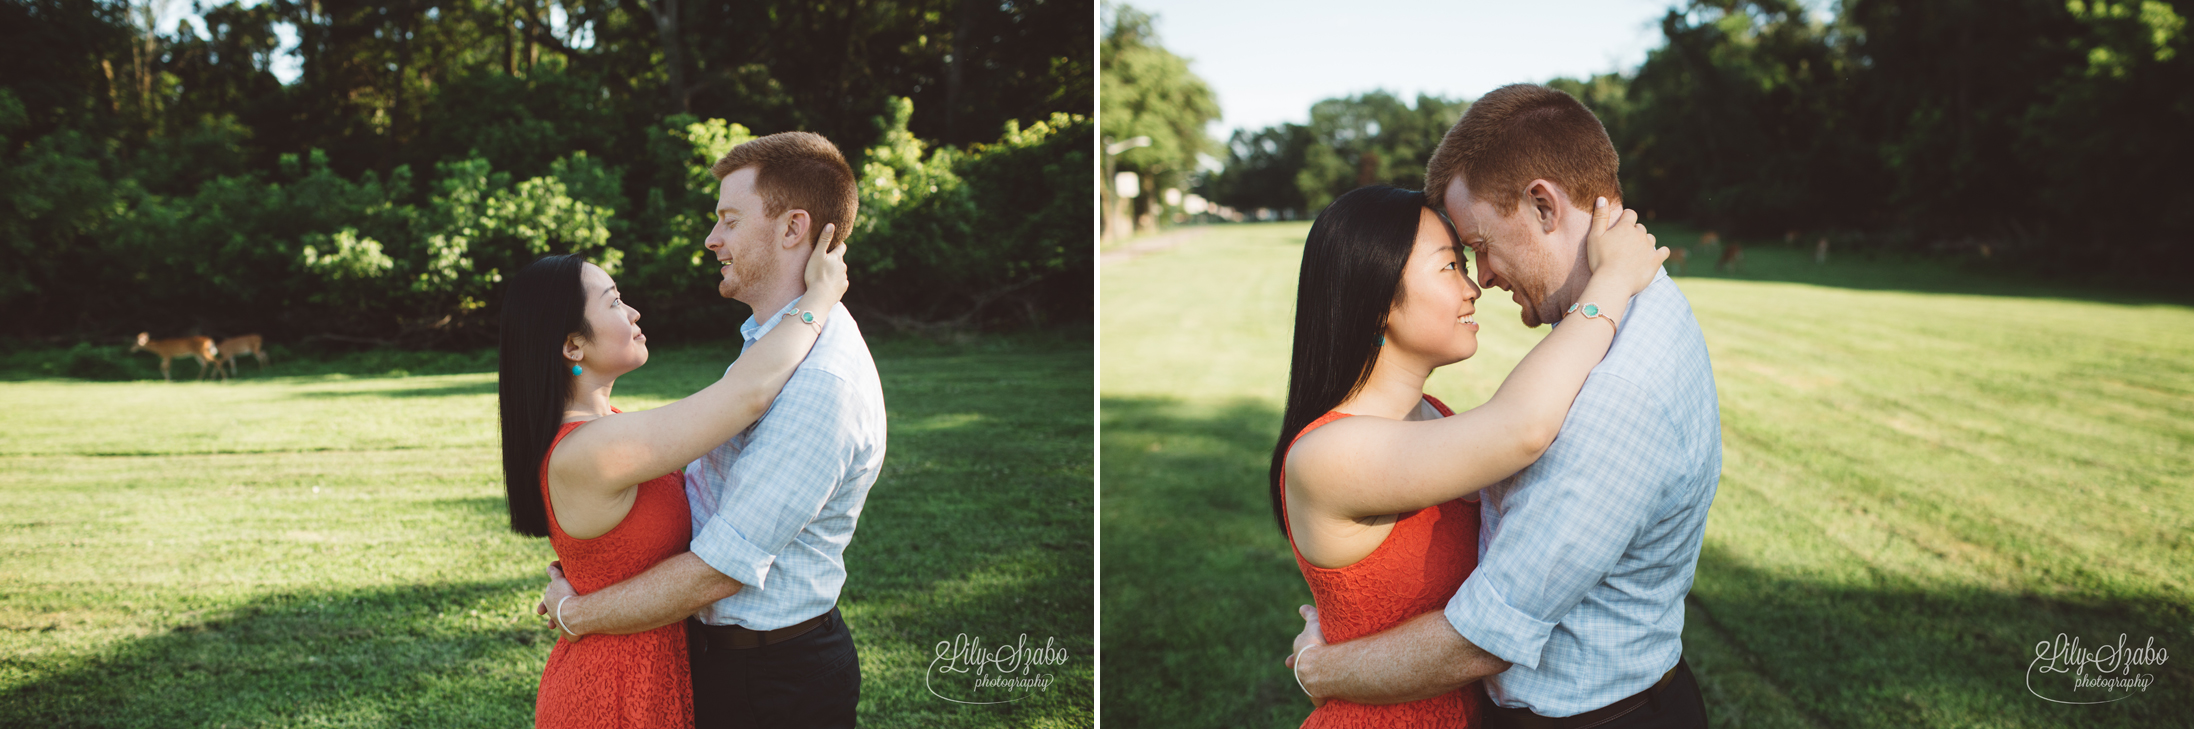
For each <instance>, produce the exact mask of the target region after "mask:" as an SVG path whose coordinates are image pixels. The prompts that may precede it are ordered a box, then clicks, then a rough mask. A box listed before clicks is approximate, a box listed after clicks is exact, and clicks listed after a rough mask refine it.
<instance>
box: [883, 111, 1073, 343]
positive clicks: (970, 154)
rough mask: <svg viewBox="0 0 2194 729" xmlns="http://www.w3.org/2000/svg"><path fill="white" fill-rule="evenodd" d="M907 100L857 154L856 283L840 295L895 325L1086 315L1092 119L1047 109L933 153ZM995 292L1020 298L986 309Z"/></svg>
mask: <svg viewBox="0 0 2194 729" xmlns="http://www.w3.org/2000/svg"><path fill="white" fill-rule="evenodd" d="M911 107H912V104H911V102H909V101H907V100H904V99H901V100H899V101H897V102H896V103H894V104H893V106H892V115H891V116H890V117H879V118H878V119H877V120H876V123H877V125H878V128H879V134H878V135H877V136H878V139H879V141H878V143H877V145H876V146H874V147H870V148H869V149H868V150H866V152H865V153H864V154H863V155H862V159H863V162H862V164H861V169H860V171H859V173H858V174H859V185H860V191H861V213H860V220H859V222H857V223H856V230H855V232H854V234H853V237H852V238H851V239H850V240H851V241H852V244H853V245H856V246H859V248H858V249H857V250H860V251H861V255H859V256H855V257H853V258H852V261H851V262H852V264H853V265H854V266H855V272H854V275H855V277H856V278H857V279H858V280H860V281H862V285H860V286H858V287H856V291H854V292H853V293H851V294H848V299H849V300H850V301H852V302H854V303H855V304H857V305H859V306H862V307H864V308H865V309H866V310H867V311H870V312H873V313H876V314H879V315H881V316H883V317H884V318H885V319H886V320H887V321H892V322H895V323H897V324H900V325H902V326H921V325H922V323H932V322H942V323H946V324H949V325H952V326H966V325H968V324H971V323H977V322H981V321H985V320H987V319H998V318H1004V319H1005V320H1008V321H1011V320H1015V319H1019V320H1021V321H1026V322H1028V323H1032V324H1045V323H1052V324H1056V323H1064V322H1067V321H1072V320H1073V319H1074V318H1075V316H1076V315H1084V316H1086V312H1087V306H1088V300H1089V299H1088V297H1089V288H1088V280H1089V273H1090V265H1091V259H1090V245H1089V205H1090V201H1091V199H1092V192H1093V191H1092V190H1091V189H1090V179H1089V164H1090V161H1089V156H1088V150H1089V147H1090V141H1091V140H1090V133H1091V127H1092V125H1091V124H1090V122H1089V120H1088V119H1085V118H1082V117H1078V116H1073V115H1069V114H1054V115H1052V117H1051V118H1050V119H1049V120H1046V121H1041V122H1037V123H1035V124H1032V125H1030V126H1029V127H1028V128H1026V129H1023V128H1021V127H1020V125H1019V124H1017V123H1008V124H1007V125H1006V128H1005V132H1004V134H1003V135H1002V136H1001V137H1000V138H999V140H998V141H997V142H996V143H993V144H984V145H977V146H975V147H972V148H970V149H968V150H967V151H965V152H962V151H959V150H955V149H951V148H945V149H938V150H934V151H930V150H927V149H926V145H924V144H923V143H922V142H921V140H919V139H916V138H915V137H914V136H913V134H911V133H909V132H908V131H907V128H906V124H907V120H908V118H909V114H910V112H911ZM872 278H873V280H875V281H877V283H876V284H874V285H871V284H869V283H868V282H869V281H870V280H872ZM1039 284H1043V286H1042V288H1040V289H1039V288H1038V285H1039ZM1001 301H1012V302H1018V303H1020V304H1021V306H1020V307H1019V311H1017V312H1011V313H1010V314H1007V313H1000V312H995V311H991V309H992V308H993V304H996V303H999V302H1001Z"/></svg>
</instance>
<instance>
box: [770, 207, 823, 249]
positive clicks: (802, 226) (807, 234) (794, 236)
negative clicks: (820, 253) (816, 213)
mask: <svg viewBox="0 0 2194 729" xmlns="http://www.w3.org/2000/svg"><path fill="white" fill-rule="evenodd" d="M814 227H815V218H814V217H812V216H809V215H808V211H806V210H801V209H799V208H793V209H792V212H791V213H790V214H787V215H786V216H785V229H784V231H783V234H781V235H779V236H778V237H777V245H778V246H779V247H781V248H787V249H790V248H798V247H800V244H802V243H806V242H808V239H809V238H812V237H814Z"/></svg>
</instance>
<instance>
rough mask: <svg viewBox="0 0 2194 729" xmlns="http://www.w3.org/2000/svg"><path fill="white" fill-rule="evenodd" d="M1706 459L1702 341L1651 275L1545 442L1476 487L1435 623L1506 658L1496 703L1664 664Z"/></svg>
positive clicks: (1710, 477)
mask: <svg viewBox="0 0 2194 729" xmlns="http://www.w3.org/2000/svg"><path fill="white" fill-rule="evenodd" d="M1578 326H1600V323H1599V322H1588V323H1585V324H1579V325H1578ZM1721 472H1722V425H1721V412H1720V409H1719V408H1718V406H1717V401H1716V400H1715V395H1714V371H1713V368H1712V367H1711V366H1710V365H1709V364H1708V363H1707V353H1706V340H1705V339H1704V338H1702V337H1701V336H1700V333H1699V322H1698V321H1697V320H1695V319H1693V318H1692V316H1691V302H1689V301H1688V300H1686V299H1685V298H1684V295H1683V292H1682V291H1679V290H1677V288H1676V282H1675V281H1672V280H1670V279H1669V278H1668V274H1666V273H1662V274H1660V275H1658V276H1656V277H1655V278H1654V281H1653V284H1652V285H1650V286H1648V287H1646V289H1645V290H1644V291H1642V292H1639V294H1638V295H1637V296H1636V297H1633V298H1632V299H1631V302H1630V307H1629V312H1628V313H1626V314H1625V315H1624V317H1623V323H1622V330H1621V331H1620V332H1619V333H1617V335H1616V337H1615V344H1614V346H1613V347H1612V348H1610V349H1609V350H1608V354H1607V358H1606V359H1604V360H1602V361H1601V362H1600V365H1599V366H1598V367H1595V368H1593V369H1592V375H1591V377H1590V378H1588V379H1586V380H1585V386H1584V390H1583V391H1582V392H1579V393H1578V394H1577V401H1576V404H1575V405H1572V406H1571V407H1570V409H1569V417H1568V419H1567V420H1565V421H1563V423H1562V430H1561V435H1559V436H1558V437H1556V438H1555V440H1554V445H1553V446H1552V447H1550V448H1548V449H1547V452H1546V455H1545V456H1544V457H1542V458H1540V459H1539V462H1538V463H1535V464H1532V466H1531V467H1530V468H1526V469H1524V470H1523V471H1522V472H1520V473H1517V474H1516V475H1515V476H1513V477H1510V478H1509V479H1508V480H1506V481H1503V482H1501V483H1498V484H1495V485H1493V486H1491V487H1489V488H1487V489H1486V490H1485V491H1483V492H1481V493H1482V494H1483V498H1484V508H1483V509H1482V511H1481V512H1480V513H1481V514H1482V516H1481V518H1482V519H1483V522H1484V528H1482V529H1480V530H1479V533H1478V553H1479V555H1480V557H1479V561H1478V569H1477V571H1475V572H1472V573H1471V575H1470V578H1469V579H1467V580H1465V581H1464V582H1463V587H1462V589H1461V590H1458V591H1457V592H1456V593H1455V597H1454V598H1453V599H1452V600H1450V601H1448V604H1447V620H1448V623H1449V624H1451V625H1454V626H1455V631H1456V632H1458V633H1461V634H1462V636H1463V637H1464V638H1467V639H1469V640H1470V642H1471V643H1473V644H1476V645H1477V646H1478V647H1479V648H1483V649H1485V650H1486V651H1487V652H1489V653H1492V654H1493V655H1496V656H1500V657H1501V659H1502V660H1505V661H1508V662H1509V663H1512V664H1514V667H1512V668H1510V669H1508V670H1507V671H1506V672H1503V673H1501V674H1500V675H1497V676H1493V677H1492V678H1489V679H1487V680H1486V692H1487V693H1488V694H1489V695H1491V696H1492V697H1493V700H1494V701H1495V702H1497V703H1499V704H1500V705H1501V706H1506V707H1511V708H1527V709H1530V710H1532V712H1533V713H1536V714H1539V715H1541V716H1548V717H1560V716H1574V715H1577V714H1581V713H1584V712H1587V711H1591V710H1593V709H1597V708H1600V707H1603V706H1606V705H1608V704H1612V703H1615V702H1616V701H1618V700H1621V699H1622V698H1624V697H1627V696H1630V695H1631V694H1635V693H1638V692H1639V691H1643V690H1645V689H1646V688H1647V687H1650V686H1652V685H1653V683H1654V682H1655V681H1658V680H1660V678H1661V674H1663V673H1665V672H1667V671H1668V669H1669V668H1670V667H1671V666H1674V665H1676V659H1677V658H1678V657H1680V656H1681V655H1682V654H1683V629H1684V595H1685V594H1686V593H1688V592H1690V591H1691V578H1692V572H1693V570H1694V569H1695V568H1697V566H1698V563H1699V543H1700V540H1701V538H1702V537H1704V535H1705V533H1706V512H1707V507H1708V505H1710V504H1712V503H1713V502H1714V489H1715V486H1716V484H1718V483H1719V482H1720V481H1721Z"/></svg>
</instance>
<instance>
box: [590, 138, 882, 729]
mask: <svg viewBox="0 0 2194 729" xmlns="http://www.w3.org/2000/svg"><path fill="white" fill-rule="evenodd" d="M709 171H710V173H712V174H714V175H715V176H716V177H717V178H718V179H719V180H720V181H721V183H720V185H719V188H720V189H719V192H720V196H719V199H718V201H717V210H716V218H717V222H716V227H715V229H714V230H712V231H711V232H710V233H709V237H708V241H707V247H708V250H709V251H710V253H711V254H712V255H713V256H714V257H715V258H716V259H717V260H718V261H720V262H721V263H722V264H723V267H722V274H723V279H722V281H720V282H719V283H718V284H717V292H718V293H719V294H721V295H723V296H724V297H725V298H730V299H737V300H739V301H741V302H744V303H746V304H747V305H748V306H749V307H751V308H752V309H753V310H754V312H755V314H756V316H755V317H753V318H749V319H748V320H747V321H746V322H745V324H743V325H742V326H741V327H740V328H739V332H740V334H741V335H742V336H744V337H745V340H746V344H747V346H753V345H754V343H755V342H756V341H757V340H759V339H761V338H762V336H763V335H765V334H768V333H769V332H770V330H771V329H773V328H775V327H779V326H812V324H803V323H802V322H801V321H800V320H799V319H798V318H796V316H786V315H787V314H794V315H797V314H798V313H799V312H801V311H802V310H801V309H800V297H801V295H802V294H804V293H805V284H804V283H803V281H802V279H801V273H802V271H803V268H804V266H805V264H806V261H807V258H808V255H809V252H810V251H811V250H812V248H811V246H814V245H823V244H826V243H832V244H835V243H838V242H843V241H844V239H845V235H846V233H847V231H850V230H852V225H853V221H854V216H855V214H856V213H857V205H858V202H857V198H856V191H855V188H854V179H853V173H852V171H851V169H850V168H849V167H848V166H847V165H846V162H845V158H844V157H843V156H842V155H841V154H840V153H839V152H838V149H837V147H835V146H833V145H832V144H831V143H830V142H829V141H828V140H825V139H824V138H822V137H821V136H818V135H815V134H808V133H804V132H789V133H784V134H772V135H769V136H766V137H761V138H759V139H755V140H753V141H750V142H747V143H745V144H742V145H739V146H738V147H735V148H733V149H732V150H731V153H730V154H727V155H725V157H724V158H723V159H722V160H720V161H718V162H717V163H716V164H715V165H714V166H713V167H711V168H710V170H709ZM826 231H835V234H834V235H831V238H832V240H831V241H823V240H820V239H819V237H818V236H819V234H822V233H824V232H826ZM824 321H825V322H826V323H825V324H823V326H822V332H821V334H820V336H819V337H818V338H817V340H816V342H815V347H814V349H812V350H810V351H809V353H808V356H807V358H806V359H805V360H803V361H802V362H801V363H800V366H799V368H798V369H796V370H794V372H793V374H792V378H791V379H790V380H789V381H788V382H786V384H785V387H784V389H783V390H781V391H780V392H779V393H778V395H777V398H776V400H775V401H774V402H772V403H771V405H770V408H769V410H768V411H767V412H765V413H763V415H762V418H761V419H760V420H759V421H757V422H756V423H755V424H754V425H753V426H752V427H750V428H748V429H747V430H746V431H745V432H743V433H740V434H738V435H736V436H733V437H732V439H731V440H729V441H726V442H725V443H724V444H723V445H721V446H718V447H717V448H716V449H715V450H713V451H710V452H709V453H708V454H707V455H704V456H702V457H701V459H700V460H697V461H694V462H693V463H692V464H690V465H688V466H687V467H686V471H685V475H686V498H687V503H688V504H689V506H690V507H691V509H692V514H693V538H692V543H691V546H690V550H691V551H689V552H686V553H684V554H681V555H678V556H676V557H672V558H671V559H668V560H665V561H663V562H662V563H659V564H657V565H656V566H654V567H653V568H650V569H649V570H648V571H647V572H645V573H642V574H640V575H639V576H636V577H633V578H632V579H629V580H626V581H624V582H620V583H617V584H616V585H612V586H610V587H608V588H605V589H602V590H599V591H596V592H594V593H591V594H588V595H585V596H583V597H574V598H571V599H570V600H569V601H566V602H565V604H564V605H563V610H564V615H565V620H566V622H567V623H569V624H575V625H581V626H585V628H586V630H587V631H589V632H601V633H622V632H631V631H632V630H636V629H643V628H647V627H653V626H656V625H663V624H666V623H669V622H673V621H675V620H676V619H677V618H679V617H682V616H688V615H690V616H692V617H691V618H690V619H689V620H688V622H687V626H686V628H687V629H686V633H687V636H688V642H689V644H690V645H689V651H688V658H689V661H690V665H691V670H692V678H693V700H694V725H695V726H697V727H720V726H732V725H738V726H768V727H851V726H853V725H854V707H855V705H856V704H857V703H858V702H859V700H860V688H861V667H860V659H859V656H858V654H857V653H856V652H855V650H854V645H853V639H852V634H851V633H850V632H848V631H847V629H846V626H845V621H844V620H843V619H841V618H840V617H839V612H838V609H837V602H838V594H839V591H840V589H841V588H843V587H844V586H845V582H846V566H845V550H846V546H847V544H849V543H850V542H851V541H852V539H853V531H854V526H855V523H856V522H857V521H858V520H859V519H860V516H861V506H862V504H863V503H865V502H866V501H867V499H868V493H869V488H870V487H871V486H873V485H874V484H875V483H876V477H877V475H878V474H879V473H880V472H881V471H882V469H883V462H884V435H885V424H884V395H883V387H882V381H881V379H880V378H878V376H877V374H876V363H875V361H874V360H873V359H871V358H870V356H869V351H868V345H867V344H866V343H865V342H864V341H863V340H862V338H861V330H860V327H859V325H857V324H855V323H854V321H853V317H852V315H850V314H848V313H847V312H846V309H845V307H844V306H838V307H835V308H833V309H832V310H831V311H830V312H828V316H827V317H824Z"/></svg>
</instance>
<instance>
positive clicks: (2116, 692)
mask: <svg viewBox="0 0 2194 729" xmlns="http://www.w3.org/2000/svg"><path fill="white" fill-rule="evenodd" d="M2170 658H2171V653H2170V652H2169V651H2166V650H2164V649H2163V648H2160V647H2157V645H2156V638H2155V637H2153V636H2151V637H2150V638H2149V639H2148V642H2147V643H2146V644H2143V645H2140V646H2136V647H2133V648H2127V647H2125V634H2124V633H2119V634H2118V642H2117V643H2115V644H2105V645H2101V646H2098V647H2095V648H2083V647H2081V646H2080V639H2079V638H2070V639H2067V638H2066V637H2065V634H2063V633H2058V634H2057V638H2056V640H2045V641H2042V642H2040V643H2036V644H2034V661H2033V662H2032V663H2029V664H2027V667H2026V690H2027V691H2029V692H2032V693H2033V694H2034V695H2035V696H2038V697H2041V698H2042V699H2043V700H2045V701H2054V702H2056V703H2060V704H2107V703H2110V702H2113V701H2124V700H2126V699H2130V698H2133V697H2134V696H2135V695H2138V694H2142V693H2147V692H2148V687H2149V686H2151V685H2153V684H2155V683H2156V674H2153V673H2148V672H2147V671H2148V669H2151V668H2154V667H2156V666H2161V665H2163V663H2164V661H2166V660H2169V659H2170Z"/></svg>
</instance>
